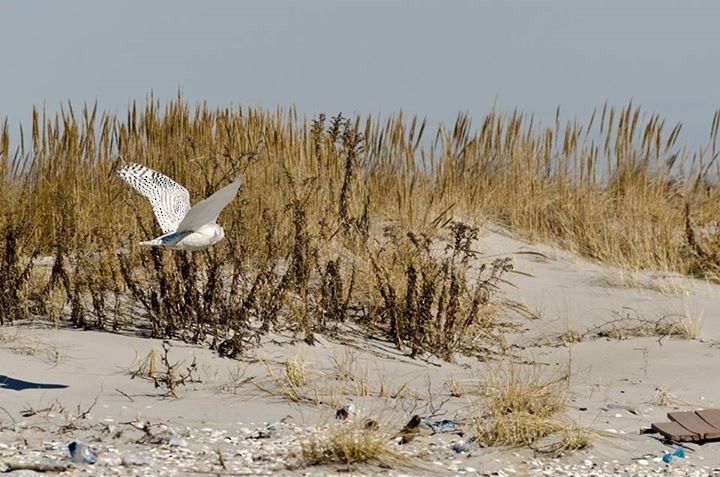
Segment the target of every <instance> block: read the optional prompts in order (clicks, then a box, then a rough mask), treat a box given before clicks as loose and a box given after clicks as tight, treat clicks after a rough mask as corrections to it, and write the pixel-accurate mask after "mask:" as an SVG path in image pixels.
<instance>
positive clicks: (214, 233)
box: [118, 164, 242, 250]
mask: <svg viewBox="0 0 720 477" xmlns="http://www.w3.org/2000/svg"><path fill="white" fill-rule="evenodd" d="M118 175H119V176H120V177H122V178H123V179H124V180H125V182H127V183H128V184H130V185H131V186H132V187H133V188H134V189H135V190H137V191H138V192H139V193H140V194H142V195H143V196H145V197H147V199H148V200H149V201H150V204H151V205H152V207H153V211H154V212H155V217H156V218H157V221H158V223H159V224H160V228H161V229H162V231H163V235H162V236H160V237H158V238H156V239H153V240H149V241H146V242H140V244H141V245H149V246H155V247H167V248H173V249H179V250H199V249H203V248H207V247H210V246H211V245H214V244H216V243H218V242H219V241H221V240H222V239H223V238H224V237H225V231H224V230H223V228H222V227H220V226H219V225H218V224H217V223H216V222H217V219H218V217H219V215H220V212H222V210H223V209H224V208H225V207H226V206H227V205H228V204H229V203H230V202H231V201H232V200H233V199H234V198H235V195H236V194H237V191H238V189H239V188H240V183H241V182H242V177H238V178H237V179H235V181H233V182H232V183H230V184H228V185H227V186H225V187H223V188H222V189H220V190H218V191H217V192H215V193H214V194H213V195H211V196H210V197H208V198H207V199H205V200H201V201H200V202H198V203H197V204H195V206H194V207H190V194H188V191H187V190H186V189H185V188H184V187H183V186H181V185H180V184H178V183H177V182H175V181H173V180H172V179H170V178H169V177H166V176H164V175H163V174H160V173H159V172H157V171H154V170H152V169H148V168H147V167H145V166H141V165H139V164H130V165H127V166H124V167H122V168H120V170H118Z"/></svg>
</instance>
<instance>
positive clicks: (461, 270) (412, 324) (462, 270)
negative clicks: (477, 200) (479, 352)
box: [371, 222, 512, 359]
mask: <svg viewBox="0 0 720 477" xmlns="http://www.w3.org/2000/svg"><path fill="white" fill-rule="evenodd" d="M450 229H451V231H452V241H451V242H450V243H449V244H447V247H446V249H445V251H444V252H441V253H440V254H439V256H438V254H437V253H434V252H435V251H434V250H433V245H434V243H441V242H439V241H438V242H434V240H433V238H431V237H430V236H428V235H426V234H419V235H416V234H413V233H408V234H407V235H406V236H405V237H398V236H390V237H389V238H388V241H387V243H386V245H385V246H383V247H381V248H380V250H379V251H378V252H377V254H376V255H375V256H374V257H372V258H371V260H372V267H373V272H374V275H375V279H376V282H377V289H376V293H377V294H378V295H379V297H380V300H379V301H380V304H379V306H378V308H377V310H376V317H375V322H376V323H378V324H380V325H381V326H383V327H384V329H385V330H386V332H387V333H388V335H389V336H390V338H391V339H392V340H393V341H394V343H395V345H396V346H397V347H398V348H401V349H403V348H409V350H410V355H411V356H413V357H414V356H416V355H417V354H418V353H432V354H434V355H436V356H440V357H442V358H445V359H450V358H451V356H452V354H453V353H455V352H463V351H469V350H472V349H473V348H475V349H477V348H478V343H477V342H478V341H479V340H480V339H484V340H485V341H487V342H489V343H490V344H492V342H493V341H496V342H497V341H499V340H500V336H499V334H498V332H499V329H500V328H501V327H500V324H499V323H498V320H497V317H496V314H495V304H496V302H493V300H492V299H493V298H494V295H495V293H496V292H497V290H498V285H499V284H500V283H501V282H502V281H503V276H504V275H505V274H506V273H508V272H509V271H511V270H512V263H511V261H510V259H509V258H503V259H496V260H494V261H493V262H491V263H490V265H489V266H488V264H485V263H483V264H482V265H481V266H480V268H479V269H478V270H476V271H475V274H476V278H475V280H472V281H471V280H470V279H469V271H470V267H471V265H473V264H475V259H476V258H477V256H478V253H477V252H476V251H474V250H473V249H472V248H471V246H472V244H473V242H474V240H475V239H476V238H477V232H478V231H477V228H475V227H471V226H468V225H466V224H463V223H460V222H454V223H452V224H451V225H450Z"/></svg>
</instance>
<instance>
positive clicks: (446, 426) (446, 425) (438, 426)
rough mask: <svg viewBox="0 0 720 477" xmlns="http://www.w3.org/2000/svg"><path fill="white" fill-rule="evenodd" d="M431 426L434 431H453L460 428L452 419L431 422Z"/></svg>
mask: <svg viewBox="0 0 720 477" xmlns="http://www.w3.org/2000/svg"><path fill="white" fill-rule="evenodd" d="M430 428H431V429H432V430H433V432H453V431H456V430H457V429H458V426H457V424H455V422H454V421H452V420H450V419H443V420H442V421H435V422H432V423H430Z"/></svg>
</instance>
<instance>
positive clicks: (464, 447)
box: [452, 439, 470, 454]
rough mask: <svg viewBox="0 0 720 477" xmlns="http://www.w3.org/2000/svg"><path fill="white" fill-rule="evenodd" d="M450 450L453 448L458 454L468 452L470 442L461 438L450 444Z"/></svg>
mask: <svg viewBox="0 0 720 477" xmlns="http://www.w3.org/2000/svg"><path fill="white" fill-rule="evenodd" d="M452 450H454V451H455V452H456V453H458V454H460V453H462V452H469V451H470V443H469V442H468V441H466V440H463V439H461V440H459V441H457V442H455V443H454V444H453V445H452Z"/></svg>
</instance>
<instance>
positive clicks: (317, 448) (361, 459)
mask: <svg viewBox="0 0 720 477" xmlns="http://www.w3.org/2000/svg"><path fill="white" fill-rule="evenodd" d="M390 437H391V436H389V435H387V434H385V433H383V432H381V431H380V430H379V429H377V428H376V427H371V428H367V427H365V426H362V425H360V424H355V423H342V424H336V425H333V426H331V427H329V428H327V429H324V430H322V431H321V432H315V433H313V434H312V435H311V436H310V437H309V438H307V439H306V440H303V441H301V442H300V445H299V447H300V448H299V450H298V451H297V454H296V455H295V456H294V463H293V464H292V466H293V467H296V468H297V467H307V466H315V465H342V466H345V467H347V468H353V466H357V465H359V464H373V465H380V466H383V467H390V468H393V467H403V466H405V467H407V466H408V459H407V457H406V456H405V455H403V454H402V453H400V452H399V451H398V450H396V449H395V448H394V447H393V446H392V444H391V443H390V442H391V439H390Z"/></svg>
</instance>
